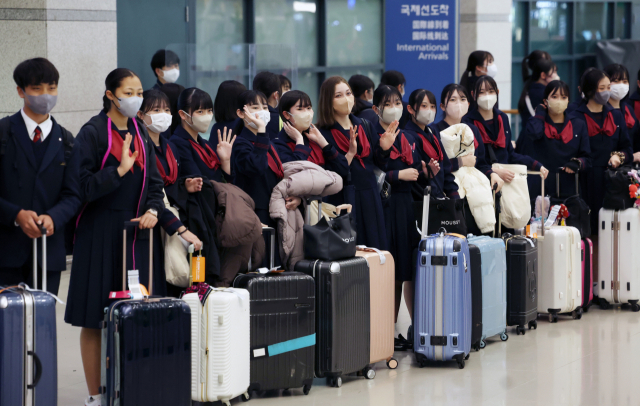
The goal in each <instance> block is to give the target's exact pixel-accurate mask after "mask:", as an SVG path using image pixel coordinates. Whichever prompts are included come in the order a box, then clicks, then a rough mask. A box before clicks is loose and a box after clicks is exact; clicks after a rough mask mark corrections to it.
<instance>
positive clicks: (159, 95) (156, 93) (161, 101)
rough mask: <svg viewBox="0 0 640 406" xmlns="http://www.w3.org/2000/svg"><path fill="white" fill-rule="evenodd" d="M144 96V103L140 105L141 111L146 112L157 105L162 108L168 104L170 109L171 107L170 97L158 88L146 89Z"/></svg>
mask: <svg viewBox="0 0 640 406" xmlns="http://www.w3.org/2000/svg"><path fill="white" fill-rule="evenodd" d="M142 97H143V99H142V105H141V106H140V111H141V112H143V113H145V114H146V113H148V112H150V111H151V110H153V109H154V108H156V107H159V108H162V107H163V106H166V107H167V108H168V109H171V103H170V102H169V98H168V97H167V95H166V94H164V93H163V92H161V91H160V90H158V89H149V90H145V91H144V92H143V93H142Z"/></svg>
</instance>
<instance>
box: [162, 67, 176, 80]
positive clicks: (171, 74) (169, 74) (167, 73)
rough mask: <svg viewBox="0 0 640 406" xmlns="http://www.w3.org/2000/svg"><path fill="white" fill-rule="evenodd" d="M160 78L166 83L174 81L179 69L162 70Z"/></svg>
mask: <svg viewBox="0 0 640 406" xmlns="http://www.w3.org/2000/svg"><path fill="white" fill-rule="evenodd" d="M162 75H163V76H162V79H164V81H165V82H167V83H176V81H177V80H178V78H179V77H180V69H175V68H174V69H169V70H163V71H162Z"/></svg>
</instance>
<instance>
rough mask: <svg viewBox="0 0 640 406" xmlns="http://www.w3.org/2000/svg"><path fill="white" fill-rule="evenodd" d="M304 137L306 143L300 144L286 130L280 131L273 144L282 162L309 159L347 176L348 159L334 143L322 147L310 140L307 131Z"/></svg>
mask: <svg viewBox="0 0 640 406" xmlns="http://www.w3.org/2000/svg"><path fill="white" fill-rule="evenodd" d="M302 137H303V138H304V145H298V144H296V143H295V142H294V141H293V140H292V139H291V138H290V137H289V136H288V135H287V133H286V132H285V130H281V131H280V133H279V134H278V137H277V138H276V139H275V140H274V141H273V144H274V146H275V147H276V151H278V155H279V156H280V160H281V161H282V163H285V162H292V161H309V162H313V163H314V164H316V165H319V166H321V167H323V168H325V169H327V170H329V171H333V172H336V173H337V174H338V175H340V176H344V177H346V176H347V172H348V170H349V167H348V166H347V159H346V158H345V157H344V155H342V154H339V153H338V151H337V150H336V149H335V147H334V146H333V145H331V144H327V145H326V146H325V147H324V148H320V146H319V145H318V144H316V143H315V142H313V141H309V138H307V136H306V134H305V133H303V134H302Z"/></svg>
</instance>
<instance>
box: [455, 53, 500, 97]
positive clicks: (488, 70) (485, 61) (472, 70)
mask: <svg viewBox="0 0 640 406" xmlns="http://www.w3.org/2000/svg"><path fill="white" fill-rule="evenodd" d="M497 74H498V67H497V66H496V64H495V63H494V60H493V55H491V52H487V51H473V52H472V53H471V54H470V55H469V59H467V69H466V70H465V71H464V72H463V73H462V77H461V78H460V84H461V85H462V86H464V87H465V88H466V89H467V91H468V92H472V91H473V89H474V88H475V86H476V81H477V80H478V78H479V77H480V76H484V75H487V76H489V77H492V78H494V77H496V75H497Z"/></svg>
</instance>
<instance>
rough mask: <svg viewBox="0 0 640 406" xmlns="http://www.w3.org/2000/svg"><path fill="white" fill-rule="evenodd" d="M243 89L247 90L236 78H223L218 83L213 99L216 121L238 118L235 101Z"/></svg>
mask: <svg viewBox="0 0 640 406" xmlns="http://www.w3.org/2000/svg"><path fill="white" fill-rule="evenodd" d="M245 90H247V87H246V86H245V85H243V84H242V83H240V82H238V81H237V80H225V81H224V82H222V83H220V86H218V93H216V99H215V100H214V101H213V115H214V116H215V118H216V123H220V122H223V121H231V120H235V119H236V118H238V115H237V114H236V104H237V103H236V101H237V99H238V95H240V93H242V92H244V91H245Z"/></svg>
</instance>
